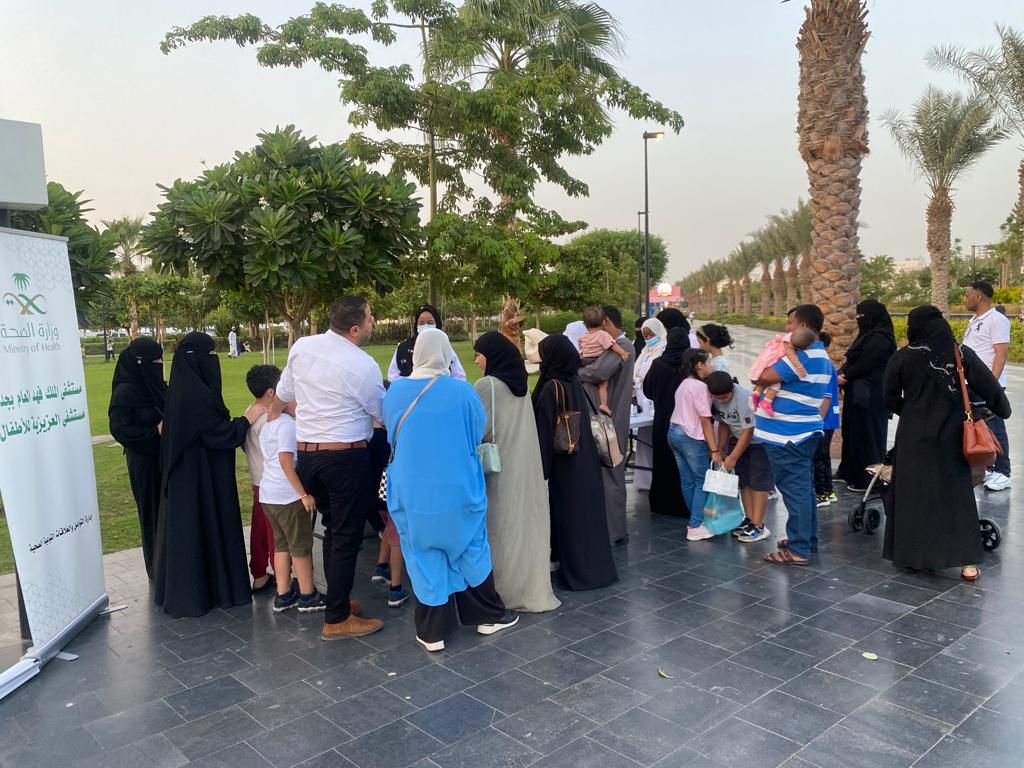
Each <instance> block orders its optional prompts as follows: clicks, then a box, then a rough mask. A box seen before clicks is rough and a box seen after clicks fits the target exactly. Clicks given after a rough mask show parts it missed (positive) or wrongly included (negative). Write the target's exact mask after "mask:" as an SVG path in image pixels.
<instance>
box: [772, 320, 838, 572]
mask: <svg viewBox="0 0 1024 768" xmlns="http://www.w3.org/2000/svg"><path fill="white" fill-rule="evenodd" d="M824 324H825V317H824V315H823V314H822V312H821V309H819V308H818V307H817V306H815V305H814V304H801V305H800V306H798V307H796V308H795V309H791V310H790V311H789V319H788V321H787V323H786V331H787V332H789V333H792V332H793V331H796V330H797V329H799V328H808V329H810V330H812V331H814V332H815V333H816V334H817V333H821V329H822V326H823V325H824ZM796 354H797V356H798V357H799V359H800V363H801V364H802V365H803V367H804V371H805V375H804V376H802V377H801V376H800V374H799V373H798V372H797V371H796V370H794V368H793V366H792V365H791V364H790V363H789V362H788V361H787V360H786V359H785V358H783V359H782V360H780V361H779V362H777V363H775V365H773V366H772V367H771V368H767V369H766V370H765V371H764V372H763V373H762V374H761V378H760V379H759V380H758V381H756V382H754V383H755V384H758V385H763V386H771V385H772V384H779V385H780V386H779V392H778V394H777V395H776V397H775V403H774V406H775V408H774V411H775V413H774V414H773V415H768V414H767V413H764V412H763V411H758V412H757V413H756V414H755V419H756V424H755V427H754V437H756V438H757V439H758V440H760V441H761V442H762V443H763V444H764V447H765V450H766V451H767V452H768V460H769V461H770V462H771V465H772V472H773V474H774V475H775V485H776V487H777V488H778V489H779V492H780V493H781V494H782V500H783V501H784V502H785V504H786V511H787V512H788V513H789V517H788V519H787V520H786V538H785V539H779V549H778V551H777V552H770V553H769V554H767V555H765V560H766V561H768V562H769V563H773V564H776V565H807V564H808V563H809V562H810V559H811V553H812V552H814V551H815V550H817V548H818V513H817V499H816V498H815V495H814V454H815V451H816V450H817V448H818V443H819V441H820V438H821V434H822V431H823V424H822V417H821V406H822V401H823V400H824V399H825V397H826V396H827V395H828V385H829V381H831V379H832V376H833V375H834V370H835V369H834V368H833V366H832V363H831V361H830V360H829V358H828V353H827V352H826V351H825V347H824V345H823V344H822V343H821V342H820V341H815V342H814V343H813V344H812V345H811V346H810V347H808V348H807V349H806V350H798V351H797V353H796Z"/></svg>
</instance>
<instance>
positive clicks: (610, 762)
mask: <svg viewBox="0 0 1024 768" xmlns="http://www.w3.org/2000/svg"><path fill="white" fill-rule="evenodd" d="M533 765H534V768H583V767H584V766H586V768H637V766H638V765H639V763H637V762H635V761H633V760H630V759H629V758H628V757H626V756H624V755H620V754H619V753H618V752H615V751H613V750H610V749H608V748H607V747H603V746H601V745H600V744H598V743H597V742H595V741H593V740H592V739H577V740H576V741H574V742H572V743H571V744H567V745H566V746H564V747H562V748H561V749H560V750H558V751H557V752H554V753H552V754H550V755H548V756H547V757H545V758H543V759H542V760H539V761H538V762H536V763H534V764H533Z"/></svg>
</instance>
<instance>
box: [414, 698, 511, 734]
mask: <svg viewBox="0 0 1024 768" xmlns="http://www.w3.org/2000/svg"><path fill="white" fill-rule="evenodd" d="M501 717H502V716H501V715H499V714H497V713H496V712H495V710H494V709H492V708H491V707H489V706H487V705H486V704H484V703H483V702H480V701H478V700H477V699H474V698H471V697H469V696H467V695H466V694H464V693H457V694H455V695H454V696H450V697H449V698H447V699H442V700H441V701H439V702H437V703H436V704H431V705H430V706H429V707H425V708H423V709H421V710H419V711H417V712H414V713H412V714H409V715H406V716H405V719H406V720H407V721H409V722H410V723H412V724H413V725H415V726H416V727H417V728H419V729H420V730H421V731H424V732H425V733H429V734H430V735H431V736H433V737H434V738H435V739H437V740H438V741H440V742H442V743H444V744H454V743H455V742H457V741H459V740H461V739H464V738H465V737H466V736H469V735H470V734H471V733H476V732H477V731H479V730H481V729H483V728H487V727H488V726H489V725H491V723H492V722H494V721H495V720H496V719H500V718H501Z"/></svg>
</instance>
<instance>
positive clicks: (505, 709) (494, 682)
mask: <svg viewBox="0 0 1024 768" xmlns="http://www.w3.org/2000/svg"><path fill="white" fill-rule="evenodd" d="M557 692H558V689H557V688H556V687H555V686H553V685H550V684H548V683H545V682H543V681H541V680H538V679H537V678H535V677H532V676H531V675H528V674H526V673H525V672H522V671H521V670H519V669H513V670H510V671H508V672H505V673H503V674H500V675H498V676H497V677H492V678H491V679H490V680H487V681H485V682H483V683H480V684H478V685H475V686H473V687H472V688H469V689H467V690H466V693H467V694H468V695H470V696H472V697H473V698H474V699H478V700H480V701H482V702H484V703H485V704H488V705H490V706H492V707H494V708H495V709H497V710H498V711H500V712H502V713H504V714H505V715H512V714H515V713H516V712H519V711H520V710H523V709H526V707H528V706H530V705H531V704H535V703H536V702H538V701H540V700H541V699H545V698H547V697H548V696H550V695H552V694H554V693H557Z"/></svg>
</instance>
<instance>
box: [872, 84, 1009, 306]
mask: <svg viewBox="0 0 1024 768" xmlns="http://www.w3.org/2000/svg"><path fill="white" fill-rule="evenodd" d="M992 118H993V107H992V105H991V103H990V102H989V101H988V100H987V99H985V98H984V97H983V96H981V95H980V94H972V95H970V96H966V97H965V96H962V95H961V94H958V93H947V92H946V91H943V90H941V89H939V88H935V87H933V86H929V87H928V89H927V90H926V91H925V93H924V95H923V96H922V97H921V98H920V99H918V101H917V102H916V103H915V104H914V109H913V113H912V114H911V115H910V117H904V116H903V115H901V114H900V113H899V112H897V111H895V110H890V111H888V112H886V113H885V114H884V115H883V116H882V122H883V123H884V124H885V125H886V126H887V127H888V128H889V131H890V133H891V134H892V137H893V140H894V141H895V142H896V146H897V147H899V149H900V151H901V152H902V153H903V154H904V156H906V158H907V160H908V161H909V162H910V163H911V165H913V166H914V169H915V170H916V171H917V172H918V173H920V174H921V175H922V176H923V177H924V178H925V180H926V181H927V183H928V189H929V195H928V211H927V222H928V254H929V256H930V257H931V266H932V273H933V274H932V303H933V304H934V305H935V306H937V307H938V308H939V309H941V310H943V311H946V310H948V309H949V277H950V270H949V247H950V229H951V226H952V219H953V197H952V190H953V184H954V183H955V182H956V180H957V179H958V178H959V177H960V176H961V175H962V174H963V173H964V172H965V171H967V170H968V169H969V168H970V167H971V166H972V165H974V163H976V162H977V161H978V160H979V159H980V158H981V156H982V155H984V154H985V153H986V152H987V151H988V150H989V149H991V148H992V147H993V146H995V145H996V144H998V143H999V142H1000V141H1002V140H1003V138H1004V137H1005V136H1006V131H1005V129H1004V128H1003V127H1002V126H1001V125H999V124H997V123H994V122H993V119H992Z"/></svg>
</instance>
